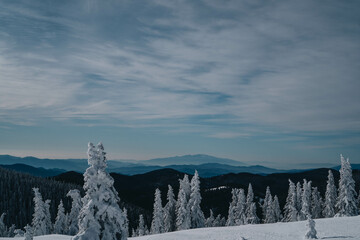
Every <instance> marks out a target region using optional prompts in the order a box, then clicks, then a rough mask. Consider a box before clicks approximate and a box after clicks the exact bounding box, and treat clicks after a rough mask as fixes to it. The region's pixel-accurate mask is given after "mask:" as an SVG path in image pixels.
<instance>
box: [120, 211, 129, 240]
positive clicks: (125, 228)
mask: <svg viewBox="0 0 360 240" xmlns="http://www.w3.org/2000/svg"><path fill="white" fill-rule="evenodd" d="M123 216H124V221H123V225H122V228H121V229H122V236H121V238H122V239H127V238H128V237H129V219H128V214H127V209H126V208H125V207H124V208H123Z"/></svg>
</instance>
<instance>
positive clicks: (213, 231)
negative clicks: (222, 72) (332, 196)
mask: <svg viewBox="0 0 360 240" xmlns="http://www.w3.org/2000/svg"><path fill="white" fill-rule="evenodd" d="M315 222H316V230H317V232H318V234H317V236H318V238H319V239H329V240H360V216H356V217H342V218H328V219H317V220H315ZM306 231H307V228H306V221H302V222H293V223H273V224H259V225H243V226H236V227H217V228H201V229H193V230H185V231H178V232H172V233H164V234H156V235H148V236H143V237H137V238H129V239H131V240H191V239H194V240H241V239H242V238H243V239H246V240H297V239H299V240H303V239H304V236H305V233H306ZM0 239H1V240H5V239H7V240H10V239H11V240H14V239H19V240H22V239H24V238H0ZM34 239H35V240H70V239H71V237H70V236H61V235H48V236H41V237H35V238H34Z"/></svg>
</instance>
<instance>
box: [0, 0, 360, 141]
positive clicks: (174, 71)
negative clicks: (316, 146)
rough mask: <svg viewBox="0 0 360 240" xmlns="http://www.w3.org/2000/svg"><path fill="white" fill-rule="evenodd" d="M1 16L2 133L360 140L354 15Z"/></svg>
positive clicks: (67, 7)
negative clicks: (34, 130)
mask: <svg viewBox="0 0 360 240" xmlns="http://www.w3.org/2000/svg"><path fill="white" fill-rule="evenodd" d="M352 4H353V6H352ZM4 5H5V8H4V9H3V10H0V11H1V12H0V20H1V22H3V23H4V24H2V27H0V36H2V37H1V38H0V39H1V40H0V72H1V76H0V122H9V121H11V122H12V123H15V124H24V123H27V124H28V123H29V122H31V124H35V125H36V124H37V123H39V122H41V121H42V119H44V118H46V119H53V121H67V122H73V121H76V120H77V119H81V120H82V121H83V122H84V124H99V125H101V124H105V125H114V126H117V125H119V124H122V125H123V126H129V125H132V126H139V127H143V126H147V127H150V128H151V127H155V128H159V126H160V128H164V129H165V130H166V131H170V130H173V129H171V128H172V126H174V125H177V126H187V127H184V128H183V130H184V132H186V131H187V128H188V127H189V128H196V127H198V128H200V129H201V131H202V132H203V134H204V136H210V137H215V138H236V137H247V136H249V135H254V132H258V133H257V134H260V132H262V134H264V132H265V131H268V130H270V131H269V132H270V133H272V132H278V133H288V132H293V133H298V132H303V133H309V134H311V133H314V132H317V133H318V132H320V133H321V134H324V135H326V134H328V133H329V132H331V133H335V132H337V133H339V132H350V131H353V132H357V133H359V131H360V105H359V104H358V103H359V102H360V95H359V94H358V89H359V88H360V86H359V81H358V79H359V76H360V72H359V71H360V70H359V69H360V67H359V62H360V56H359V54H358V52H359V50H360V46H359V42H360V41H359V39H360V29H359V28H360V27H359V25H357V24H356V21H358V20H359V19H358V14H357V11H356V10H355V9H359V5H358V3H345V2H342V3H339V2H336V1H331V4H328V5H326V6H324V5H322V3H318V2H317V3H316V2H312V1H302V2H301V3H300V2H299V3H293V2H288V1H276V2H273V3H270V2H269V3H261V4H260V3H257V2H256V1H248V2H247V1H244V2H243V1H242V2H241V3H239V2H237V1H226V3H221V5H219V2H218V1H197V2H195V3H194V2H192V1H172V2H171V3H169V2H167V1H154V2H151V3H150V2H147V3H144V4H143V6H140V5H139V4H137V3H134V2H131V1H129V2H128V1H124V3H116V1H114V2H113V3H111V4H110V3H103V2H98V1H87V2H85V1H84V2H82V3H81V4H80V3H79V2H76V3H74V2H72V1H65V2H64V3H52V4H49V5H46V4H42V3H41V1H35V3H33V4H30V3H25V2H21V1H6V2H5V4H4ZM75 9H78V10H79V11H75ZM134 10H137V11H134ZM129 12H130V13H129ZM334 16H335V17H334ZM24 119H27V120H26V121H24ZM229 128H230V129H229ZM255 130H256V131H255ZM177 131H181V128H180V129H177ZM255 135H256V134H255Z"/></svg>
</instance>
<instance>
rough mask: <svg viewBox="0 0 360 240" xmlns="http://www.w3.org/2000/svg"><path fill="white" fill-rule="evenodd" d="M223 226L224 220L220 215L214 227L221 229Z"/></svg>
mask: <svg viewBox="0 0 360 240" xmlns="http://www.w3.org/2000/svg"><path fill="white" fill-rule="evenodd" d="M221 226H223V219H222V218H221V215H220V214H218V215H217V216H216V218H215V220H214V222H213V227H221Z"/></svg>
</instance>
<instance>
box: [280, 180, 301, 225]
mask: <svg viewBox="0 0 360 240" xmlns="http://www.w3.org/2000/svg"><path fill="white" fill-rule="evenodd" d="M297 220H298V211H297V209H296V188H295V184H294V183H293V182H292V181H291V180H290V179H289V191H288V196H287V198H286V204H285V207H284V218H283V221H284V222H295V221H297Z"/></svg>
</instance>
